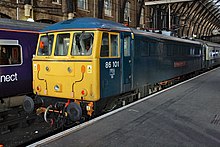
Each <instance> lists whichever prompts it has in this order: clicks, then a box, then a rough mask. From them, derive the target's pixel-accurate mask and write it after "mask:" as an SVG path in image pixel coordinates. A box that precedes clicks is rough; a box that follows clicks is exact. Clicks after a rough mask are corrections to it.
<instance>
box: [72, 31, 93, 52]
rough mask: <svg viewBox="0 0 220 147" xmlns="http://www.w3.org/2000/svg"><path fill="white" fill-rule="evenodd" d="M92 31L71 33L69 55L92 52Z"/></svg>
mask: <svg viewBox="0 0 220 147" xmlns="http://www.w3.org/2000/svg"><path fill="white" fill-rule="evenodd" d="M93 40H94V33H92V32H77V33H74V35H73V45H72V51H71V55H73V56H90V55H91V54H92V47H93Z"/></svg>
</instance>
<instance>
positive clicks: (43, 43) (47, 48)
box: [37, 35, 54, 56]
mask: <svg viewBox="0 0 220 147" xmlns="http://www.w3.org/2000/svg"><path fill="white" fill-rule="evenodd" d="M53 40H54V35H44V36H41V37H40V42H39V45H38V52H37V55H38V56H50V55H51V51H52V46H53Z"/></svg>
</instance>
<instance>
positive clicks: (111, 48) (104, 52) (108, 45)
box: [100, 32, 119, 57]
mask: <svg viewBox="0 0 220 147" xmlns="http://www.w3.org/2000/svg"><path fill="white" fill-rule="evenodd" d="M100 56H101V57H119V40H118V34H116V33H109V34H108V33H105V32H104V33H103V34H102V44H101V52H100Z"/></svg>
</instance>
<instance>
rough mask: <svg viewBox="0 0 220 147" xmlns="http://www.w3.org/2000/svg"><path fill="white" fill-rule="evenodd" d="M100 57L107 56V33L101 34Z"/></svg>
mask: <svg viewBox="0 0 220 147" xmlns="http://www.w3.org/2000/svg"><path fill="white" fill-rule="evenodd" d="M100 56H101V57H109V39H108V33H103V34H102V45H101V54H100Z"/></svg>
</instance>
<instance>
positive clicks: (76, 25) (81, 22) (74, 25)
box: [41, 17, 131, 32]
mask: <svg viewBox="0 0 220 147" xmlns="http://www.w3.org/2000/svg"><path fill="white" fill-rule="evenodd" d="M79 29H80V30H82V29H83V30H94V29H108V30H120V31H131V30H130V28H128V27H126V26H124V25H122V24H120V23H116V22H113V21H109V20H105V19H98V18H92V17H81V18H74V19H70V20H65V21H62V22H58V23H56V24H53V25H51V26H48V27H46V28H45V29H43V30H41V32H52V31H65V30H79Z"/></svg>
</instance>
